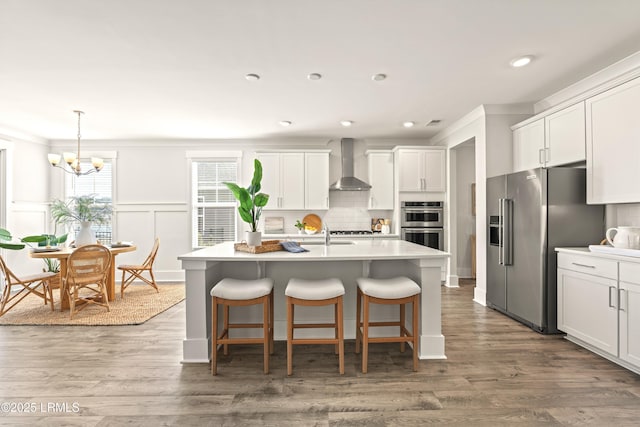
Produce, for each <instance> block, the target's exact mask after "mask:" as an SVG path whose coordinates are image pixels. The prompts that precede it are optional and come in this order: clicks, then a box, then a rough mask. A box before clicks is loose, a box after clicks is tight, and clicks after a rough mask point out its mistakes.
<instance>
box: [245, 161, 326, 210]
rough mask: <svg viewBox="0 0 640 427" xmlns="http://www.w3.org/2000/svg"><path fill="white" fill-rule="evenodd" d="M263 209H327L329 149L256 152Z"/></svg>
mask: <svg viewBox="0 0 640 427" xmlns="http://www.w3.org/2000/svg"><path fill="white" fill-rule="evenodd" d="M256 156H257V158H258V159H260V162H262V191H263V192H264V193H267V194H269V196H270V197H269V204H268V205H267V206H265V208H264V209H265V210H278V209H280V210H285V209H287V210H296V209H328V208H329V151H324V150H323V151H318V152H258V153H256Z"/></svg>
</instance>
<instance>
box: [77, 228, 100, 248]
mask: <svg viewBox="0 0 640 427" xmlns="http://www.w3.org/2000/svg"><path fill="white" fill-rule="evenodd" d="M93 243H96V234H95V233H94V232H93V230H92V229H91V221H82V222H81V223H80V231H78V234H77V235H76V248H78V247H80V246H84V245H90V244H93Z"/></svg>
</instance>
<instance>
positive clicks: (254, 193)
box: [223, 159, 269, 232]
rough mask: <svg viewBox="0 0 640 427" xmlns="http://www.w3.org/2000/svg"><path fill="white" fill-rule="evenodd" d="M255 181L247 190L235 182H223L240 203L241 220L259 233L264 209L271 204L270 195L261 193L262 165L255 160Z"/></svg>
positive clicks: (253, 180)
mask: <svg viewBox="0 0 640 427" xmlns="http://www.w3.org/2000/svg"><path fill="white" fill-rule="evenodd" d="M253 164H254V169H253V179H252V180H251V185H249V186H248V187H247V188H243V187H240V186H239V185H238V184H235V183H233V182H223V184H224V185H226V186H227V188H228V189H229V190H231V192H232V193H233V195H234V197H235V198H236V199H237V200H238V201H239V202H240V205H239V206H238V212H239V213H240V218H242V220H243V221H244V222H246V223H247V224H249V226H250V227H251V231H253V232H255V231H258V221H259V220H260V215H261V214H262V208H263V207H265V206H266V205H267V203H268V202H269V195H268V194H264V193H260V192H259V191H260V182H261V181H262V164H261V163H260V160H258V159H255V160H254V163H253Z"/></svg>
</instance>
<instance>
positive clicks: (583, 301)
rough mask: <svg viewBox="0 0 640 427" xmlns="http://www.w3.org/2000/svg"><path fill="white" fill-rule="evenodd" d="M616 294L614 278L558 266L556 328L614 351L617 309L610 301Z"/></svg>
mask: <svg viewBox="0 0 640 427" xmlns="http://www.w3.org/2000/svg"><path fill="white" fill-rule="evenodd" d="M561 255H563V254H560V255H559V256H561ZM616 295H617V283H616V280H615V279H609V278H605V277H599V276H593V275H591V274H585V273H579V272H576V271H572V270H565V269H562V268H559V269H558V329H560V330H561V331H564V332H566V333H567V334H569V335H572V336H574V337H576V338H578V339H580V340H582V341H584V342H586V343H589V344H591V345H593V346H595V347H597V348H599V349H601V350H603V351H606V352H607V353H610V354H611V355H614V356H615V355H617V352H618V310H617V308H616V306H615V305H613V304H611V302H612V301H611V298H617V296H616Z"/></svg>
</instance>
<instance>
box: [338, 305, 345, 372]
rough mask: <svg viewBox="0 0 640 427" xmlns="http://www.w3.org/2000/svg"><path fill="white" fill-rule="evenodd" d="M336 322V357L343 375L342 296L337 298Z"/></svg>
mask: <svg viewBox="0 0 640 427" xmlns="http://www.w3.org/2000/svg"><path fill="white" fill-rule="evenodd" d="M336 307H337V311H338V312H337V317H336V324H337V325H338V336H337V338H338V357H339V359H340V375H344V316H343V311H342V309H343V303H342V296H341V297H339V298H338V303H337V304H336Z"/></svg>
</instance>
